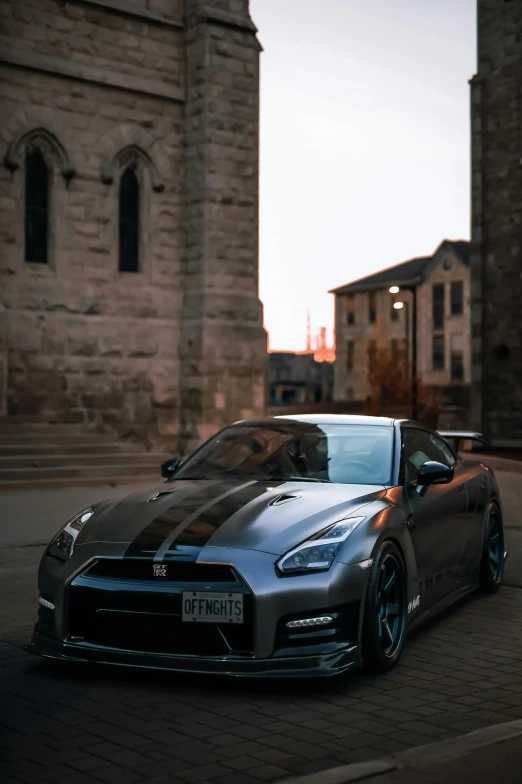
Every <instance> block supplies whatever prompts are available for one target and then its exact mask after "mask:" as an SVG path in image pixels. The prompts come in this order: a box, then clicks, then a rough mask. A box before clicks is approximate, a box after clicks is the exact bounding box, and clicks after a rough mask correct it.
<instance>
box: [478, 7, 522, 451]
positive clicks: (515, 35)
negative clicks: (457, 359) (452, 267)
mask: <svg viewBox="0 0 522 784" xmlns="http://www.w3.org/2000/svg"><path fill="white" fill-rule="evenodd" d="M471 149H472V193H471V196H472V227H471V231H472V254H471V276H472V291H471V296H472V324H473V332H472V351H473V376H472V390H473V398H472V400H473V404H472V415H473V425H474V427H475V428H476V429H478V430H482V431H484V432H485V433H486V434H487V435H489V436H490V437H491V438H492V439H494V440H496V441H508V440H509V441H513V440H517V441H518V442H521V441H522V350H521V348H522V326H521V316H520V306H521V303H522V0H510V2H503V3H501V2H499V1H498V0H478V73H477V75H476V76H475V77H474V78H473V79H472V81H471Z"/></svg>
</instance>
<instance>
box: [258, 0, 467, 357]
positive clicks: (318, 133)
mask: <svg viewBox="0 0 522 784" xmlns="http://www.w3.org/2000/svg"><path fill="white" fill-rule="evenodd" d="M250 12H251V15H252V18H253V20H254V22H255V24H256V25H257V27H258V28H259V33H258V38H259V40H260V42H261V44H262V46H263V49H264V51H263V53H262V54H261V148H260V166H261V170H260V296H261V299H262V301H263V303H264V314H265V327H266V329H267V330H268V332H269V347H270V349H272V350H283V349H286V350H291V351H300V350H303V349H304V348H305V344H306V319H307V310H308V309H309V310H310V315H311V325H312V334H315V333H317V332H318V331H319V328H320V327H321V326H326V327H327V328H328V330H329V332H328V334H329V335H331V331H332V329H333V319H334V297H333V295H332V294H328V290H329V289H332V288H335V287H336V286H341V285H343V284H345V283H348V282H350V281H352V280H355V279H357V278H360V277H364V276H365V275H369V274H371V273H372V272H375V271H377V270H379V269H382V268H384V267H389V266H391V265H393V264H397V263H399V262H401V261H405V260H407V259H409V258H412V257H414V256H423V255H428V254H430V253H432V252H433V251H434V250H435V248H436V247H437V246H438V245H439V243H440V242H441V241H442V240H443V239H445V238H448V239H469V236H470V227H469V220H470V189H469V176H470V175H469V169H470V147H469V85H468V81H469V79H470V78H471V77H472V76H473V74H474V73H475V70H476V53H475V51H476V50H475V47H476V9H475V0H371V1H370V0H250Z"/></svg>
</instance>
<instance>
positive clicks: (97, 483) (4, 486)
mask: <svg viewBox="0 0 522 784" xmlns="http://www.w3.org/2000/svg"><path fill="white" fill-rule="evenodd" d="M163 481H164V480H163V479H162V478H161V477H159V476H158V475H157V474H146V473H143V474H140V475H139V476H129V475H128V474H125V475H123V476H122V475H121V474H119V475H118V474H114V475H113V474H110V475H109V476H107V475H105V476H88V477H86V476H69V477H49V478H47V479H8V480H5V479H0V492H13V491H14V492H26V491H27V490H59V489H61V488H66V487H117V486H118V485H129V484H131V485H136V487H137V488H138V487H141V486H142V485H150V486H154V487H156V486H158V485H161V483H162V482H163Z"/></svg>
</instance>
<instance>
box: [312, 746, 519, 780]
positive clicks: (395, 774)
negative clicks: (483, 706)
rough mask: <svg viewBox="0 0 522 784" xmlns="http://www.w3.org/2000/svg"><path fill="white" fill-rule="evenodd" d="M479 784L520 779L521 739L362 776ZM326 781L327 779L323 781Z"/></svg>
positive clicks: (378, 778) (381, 778)
mask: <svg viewBox="0 0 522 784" xmlns="http://www.w3.org/2000/svg"><path fill="white" fill-rule="evenodd" d="M420 781H422V784H479V783H480V782H486V781H498V782H501V784H520V782H521V781H522V739H521V738H513V739H512V740H506V741H503V742H502V743H496V744H495V745H494V746H493V747H491V746H489V747H486V748H483V749H478V750H477V751H474V752H472V753H471V754H466V755H465V756H464V757H460V758H459V759H456V760H452V761H450V762H444V763H442V764H441V765H430V767H429V768H423V769H422V770H419V769H418V768H407V767H406V768H403V769H402V770H396V771H392V772H390V773H384V774H382V775H380V776H372V778H370V779H364V782H365V784H419V782H420ZM325 784H326V782H325Z"/></svg>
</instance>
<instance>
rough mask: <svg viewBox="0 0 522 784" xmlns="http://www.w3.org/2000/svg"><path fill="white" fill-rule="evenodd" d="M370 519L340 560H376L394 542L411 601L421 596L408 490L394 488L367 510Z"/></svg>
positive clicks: (350, 540) (361, 526)
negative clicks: (412, 537) (403, 568)
mask: <svg viewBox="0 0 522 784" xmlns="http://www.w3.org/2000/svg"><path fill="white" fill-rule="evenodd" d="M364 511H365V512H366V514H367V518H366V520H365V521H364V522H363V523H362V524H361V525H360V526H359V527H358V528H356V529H355V531H354V532H353V534H351V535H350V537H349V538H348V539H347V541H346V544H345V545H344V547H343V548H342V550H341V552H340V553H339V555H338V556H337V559H336V560H339V561H340V562H341V563H345V564H355V563H361V562H363V561H367V560H369V559H371V558H373V556H374V554H375V552H376V551H377V550H378V549H379V547H380V546H381V544H382V543H383V542H384V541H387V540H391V541H393V542H394V544H395V545H396V546H397V547H398V548H399V550H400V552H401V553H402V556H403V559H404V565H405V567H406V576H407V580H408V602H412V601H413V600H414V599H415V598H416V597H417V596H419V594H420V589H419V577H418V569H417V560H416V558H415V551H414V549H413V542H412V539H411V535H410V532H409V529H408V525H407V520H408V518H409V511H408V510H407V508H406V507H405V499H404V490H403V488H402V487H394V488H392V489H390V490H388V491H387V493H386V495H385V496H383V497H382V498H380V499H378V500H377V501H374V502H373V503H372V504H370V505H369V506H368V507H366V508H365V510H364Z"/></svg>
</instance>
